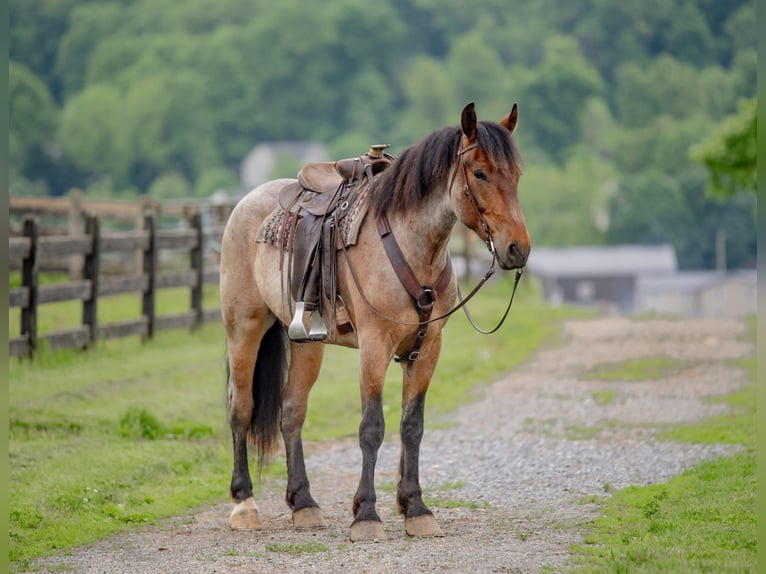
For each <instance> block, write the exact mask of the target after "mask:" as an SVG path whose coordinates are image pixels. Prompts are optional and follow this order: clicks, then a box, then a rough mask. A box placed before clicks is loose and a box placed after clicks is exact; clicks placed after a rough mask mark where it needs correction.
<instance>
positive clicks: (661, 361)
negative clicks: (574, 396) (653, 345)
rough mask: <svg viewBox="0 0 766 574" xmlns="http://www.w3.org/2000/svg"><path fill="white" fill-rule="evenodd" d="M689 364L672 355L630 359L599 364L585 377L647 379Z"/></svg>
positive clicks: (605, 379)
mask: <svg viewBox="0 0 766 574" xmlns="http://www.w3.org/2000/svg"><path fill="white" fill-rule="evenodd" d="M687 366H688V363H687V362H685V361H680V360H678V359H673V358H670V357H649V358H645V359H630V360H628V361H621V362H619V363H605V364H603V365H599V366H597V367H595V368H594V369H591V370H590V371H588V372H587V373H584V374H583V378H584V379H586V380H590V381H646V380H652V379H660V378H663V377H667V376H668V375H669V374H671V373H673V372H674V371H679V370H681V369H684V368H686V367H687Z"/></svg>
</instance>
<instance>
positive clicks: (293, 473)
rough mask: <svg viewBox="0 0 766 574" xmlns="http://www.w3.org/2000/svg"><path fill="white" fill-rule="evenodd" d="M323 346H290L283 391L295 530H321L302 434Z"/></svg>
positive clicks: (288, 492)
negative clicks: (305, 458)
mask: <svg viewBox="0 0 766 574" xmlns="http://www.w3.org/2000/svg"><path fill="white" fill-rule="evenodd" d="M323 355H324V345H321V344H317V343H291V344H290V368H289V370H288V376H287V384H286V385H285V387H284V389H283V391H282V423H281V424H282V437H283V438H284V441H285V453H286V455H287V489H286V491H285V500H286V502H287V505H288V506H289V507H290V508H291V509H292V511H293V526H294V527H295V528H298V529H311V528H324V527H325V526H326V525H325V522H324V519H323V518H322V513H321V511H320V510H319V505H318V504H317V503H316V501H315V500H314V498H313V497H312V496H311V490H310V485H309V480H308V476H307V474H306V465H305V461H304V456H303V439H302V437H301V431H302V429H303V423H304V421H305V420H306V409H307V405H308V396H309V391H311V388H312V387H313V386H314V382H315V381H316V379H317V377H318V376H319V369H320V367H321V365H322V357H323Z"/></svg>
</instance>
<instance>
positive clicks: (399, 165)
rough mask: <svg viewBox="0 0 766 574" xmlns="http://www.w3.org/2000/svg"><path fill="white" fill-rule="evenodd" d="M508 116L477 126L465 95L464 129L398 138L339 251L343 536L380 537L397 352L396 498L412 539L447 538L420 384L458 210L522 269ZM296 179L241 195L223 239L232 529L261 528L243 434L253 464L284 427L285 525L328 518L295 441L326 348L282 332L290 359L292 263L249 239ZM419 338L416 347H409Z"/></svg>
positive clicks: (523, 239)
mask: <svg viewBox="0 0 766 574" xmlns="http://www.w3.org/2000/svg"><path fill="white" fill-rule="evenodd" d="M517 120H518V107H517V106H516V104H514V105H513V108H512V110H511V112H509V113H508V114H507V115H506V116H505V117H504V118H503V119H502V120H501V121H500V122H499V123H494V122H485V121H482V122H479V121H478V120H477V117H476V112H475V110H474V104H473V103H470V104H468V105H466V106H465V108H464V109H463V111H462V113H461V118H460V126H456V127H448V128H443V129H441V130H437V131H435V132H433V133H432V134H430V135H428V136H427V137H425V138H424V139H423V140H422V141H420V142H419V143H417V144H415V145H413V146H411V147H409V148H407V149H406V150H405V151H404V152H403V153H402V154H401V156H400V157H399V158H398V159H396V160H395V161H394V162H393V163H392V164H391V165H390V167H388V168H387V169H386V170H385V171H383V173H381V174H380V175H379V176H377V177H376V178H375V179H374V181H373V183H372V184H370V188H369V194H368V201H369V202H370V203H369V213H368V216H367V217H366V218H365V220H364V223H363V224H362V226H361V229H360V231H359V237H358V241H357V244H356V245H355V246H354V247H353V248H349V249H348V250H347V251H346V253H345V258H344V257H339V258H338V262H337V285H338V287H337V289H338V294H339V295H340V297H342V299H343V301H344V303H345V306H346V309H347V312H348V315H349V317H350V321H351V324H352V325H353V330H350V332H347V333H344V334H340V333H338V332H332V333H330V334H329V335H328V337H327V339H326V340H325V343H332V344H336V345H343V346H346V347H352V348H358V349H359V352H360V373H359V376H360V390H361V399H362V417H361V424H360V426H359V445H360V447H361V450H362V473H361V478H360V481H359V487H358V489H357V491H356V494H355V496H354V499H353V506H352V512H353V516H354V519H353V523H352V525H351V534H350V539H351V540H352V541H373V540H383V539H385V534H384V530H383V525H382V523H381V519H380V517H379V515H378V513H377V511H376V508H375V504H376V496H375V485H374V471H375V463H376V459H377V453H378V449H379V448H380V446H381V443H382V441H383V436H384V419H383V405H382V390H383V380H384V375H385V372H386V369H387V367H388V365H389V363H390V362H391V359H392V358H394V357H398V358H400V359H402V363H401V364H402V366H403V369H402V371H403V392H402V395H403V396H402V417H401V427H400V431H401V458H400V466H399V472H400V480H399V483H398V487H397V494H396V499H397V503H398V506H399V510H400V512H401V513H402V514H403V515H404V524H405V530H406V532H407V534H408V535H410V536H416V537H427V536H440V535H442V532H441V530H440V528H439V525H438V524H437V523H436V520H435V519H434V517H433V514H432V513H431V511H430V510H429V509H428V507H427V506H426V505H425V503H424V502H423V498H422V493H421V488H420V482H419V477H418V457H419V450H420V442H421V439H422V436H423V411H424V405H425V396H426V391H427V390H428V385H429V383H430V382H431V376H432V374H433V372H434V368H435V367H436V362H437V360H438V358H439V352H440V349H441V338H442V328H443V327H444V325H445V324H446V321H447V319H446V318H441V315H444V314H445V313H447V312H448V311H449V310H450V309H451V308H452V306H453V304H454V302H455V300H456V297H457V280H456V278H455V275H454V273H452V272H451V267H449V269H448V264H449V257H450V256H449V252H448V248H447V243H448V240H449V237H450V233H451V232H452V229H453V227H454V225H455V223H456V222H457V221H458V220H460V221H462V222H463V223H464V224H465V225H466V226H468V227H469V228H470V229H471V230H473V231H474V232H475V233H476V234H477V235H478V236H479V237H480V238H481V239H483V240H484V241H485V242H486V243H487V245H488V246H489V247H490V248H491V249H492V250H493V251H494V252H495V253H494V254H493V255H494V257H496V260H497V262H498V264H499V265H500V267H501V268H503V269H520V268H523V267H524V265H525V264H526V261H527V256H528V254H529V250H530V240H529V234H528V233H527V229H526V226H525V223H524V216H523V214H522V210H521V206H520V204H519V200H518V197H517V185H518V180H519V176H520V174H521V170H520V160H519V156H518V152H517V148H516V146H515V144H514V142H513V140H512V138H511V134H513V132H514V130H515V128H516V123H517ZM293 181H294V180H285V179H281V180H275V181H271V182H267V183H264V184H262V185H260V186H258V187H257V188H255V189H254V190H253V191H251V192H250V193H249V194H248V195H247V196H245V197H244V198H243V199H242V200H241V201H240V202H239V204H238V205H237V206H236V208H235V209H234V211H233V212H232V214H231V217H230V219H229V221H228V223H227V225H226V229H225V232H224V235H223V240H222V245H221V264H220V269H221V307H222V314H223V319H224V323H225V327H226V334H227V350H228V365H227V366H228V387H227V395H228V397H227V398H228V418H229V423H230V426H231V431H232V437H233V450H234V470H233V473H232V479H231V486H230V494H231V498H232V501H233V503H234V509H233V511H232V513H231V517H230V526H231V528H232V529H257V528H262V526H263V524H262V522H261V520H260V517H259V514H258V508H257V506H256V504H255V500H254V499H253V486H252V481H251V478H250V473H249V470H248V451H247V443H248V439H250V441H251V442H252V443H253V444H254V445H255V446H256V448H257V451H258V464H259V465H260V464H261V462H262V460H263V456H264V454H265V453H268V452H270V451H271V450H272V449H273V448H274V446H275V443H276V438H277V434H278V431H279V430H280V429H281V432H282V437H283V439H284V444H285V450H286V456H287V491H286V501H287V504H288V505H289V506H290V508H291V509H292V519H293V525H294V527H296V528H319V527H323V526H324V521H323V518H322V515H321V512H320V510H319V505H318V504H317V503H316V502H315V500H314V498H313V497H312V496H311V492H310V489H309V481H308V478H307V476H306V468H305V464H304V457H303V445H302V439H301V429H302V426H303V422H304V420H305V417H306V408H307V402H308V395H309V391H310V390H311V387H312V386H313V384H314V382H315V380H316V379H317V376H318V374H319V369H320V365H321V362H322V356H323V349H324V345H322V344H318V343H298V342H292V341H291V342H289V366H288V365H287V361H288V342H287V336H286V329H287V327H286V326H287V325H288V324H289V323H290V320H291V317H292V314H291V312H292V309H291V308H290V307H291V305H294V303H290V304H288V305H286V304H285V301H286V297H285V294H284V291H283V289H284V284H285V280H284V275H285V274H286V273H287V270H286V269H283V266H282V265H281V259H280V257H281V253H280V251H281V250H280V249H279V248H277V247H274V246H271V245H266V244H263V243H258V242H256V233H257V231H258V229H259V227H260V226H261V224H262V223H263V222H264V220H265V219H266V218H267V217H268V216H269V214H270V213H271V212H272V211H273V209H274V208H275V206H276V204H277V196H278V194H279V192H280V190H281V189H282V188H284V187H285V186H286V185H288V184H290V183H291V182H293ZM382 219H385V220H387V222H388V228H389V229H390V233H389V235H392V236H393V237H394V238H395V240H396V242H398V245H399V247H400V254H401V255H402V256H403V258H404V260H405V261H406V262H407V263H409V266H410V267H411V269H412V271H413V272H414V277H415V278H417V281H418V282H420V285H422V286H434V287H433V288H425V289H424V292H425V294H426V295H427V297H428V298H430V301H427V303H433V314H434V315H433V317H434V318H435V320H434V321H432V322H431V323H430V324H428V325H427V326H425V325H423V324H422V323H423V321H422V319H420V317H421V315H420V314H419V312H418V305H420V303H419V302H417V301H414V300H413V296H412V295H410V294H409V293H408V291H407V289H405V287H404V286H403V282H402V280H401V279H399V278H398V276H397V274H396V272H395V270H394V267H393V265H392V263H391V262H390V260H389V257H388V255H387V252H386V248H385V247H384V242H383V241H382V239H381V236H382V235H383V234H384V233H386V232H385V231H381V230H380V229H379V227H380V225H379V222H380V221H381V220H382ZM376 222H378V224H377V225H376ZM445 269H447V271H446V272H445ZM445 276H446V279H445ZM437 284H438V291H437ZM392 319H393V320H392ZM423 327H427V328H423ZM419 335H421V336H420V337H419ZM418 339H420V341H419V347H418V348H417V349H418V352H417V353H414V354H413V353H411V351H412V349H413V348H416V340H418ZM415 359H416V360H415ZM285 370H286V371H287V379H286V381H285V378H284V375H285Z"/></svg>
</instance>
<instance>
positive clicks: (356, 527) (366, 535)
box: [351, 520, 386, 542]
mask: <svg viewBox="0 0 766 574" xmlns="http://www.w3.org/2000/svg"><path fill="white" fill-rule="evenodd" d="M385 539H386V533H385V532H383V524H382V523H381V522H378V521H377V520H362V521H361V522H354V523H353V524H352V525H351V542H380V541H383V540H385Z"/></svg>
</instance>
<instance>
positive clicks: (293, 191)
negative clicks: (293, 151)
mask: <svg viewBox="0 0 766 574" xmlns="http://www.w3.org/2000/svg"><path fill="white" fill-rule="evenodd" d="M387 147H388V146H387V145H374V146H372V147H371V148H370V151H368V152H367V153H366V154H365V155H363V156H361V157H357V158H350V159H344V160H340V161H336V162H318V163H310V164H306V165H305V166H303V168H302V169H301V171H300V172H299V173H298V178H297V179H298V181H297V182H296V183H293V184H289V185H287V186H285V187H284V188H283V189H282V190H281V191H280V193H279V205H280V207H281V208H282V209H284V210H285V211H286V212H288V214H291V217H289V218H286V221H289V222H290V225H291V226H292V229H290V230H289V231H288V230H287V229H283V233H285V232H287V233H288V236H289V237H291V238H292V240H291V247H292V249H290V250H289V254H290V255H289V257H290V259H291V261H289V262H288V265H289V267H288V269H289V271H290V273H289V278H290V279H289V282H290V294H291V295H292V298H293V300H294V301H295V312H294V315H293V319H292V321H291V322H290V325H289V327H288V330H287V334H288V336H289V337H290V339H291V340H293V341H298V342H308V341H322V340H324V339H325V338H326V337H327V325H326V324H325V322H324V320H323V318H322V317H323V315H324V316H326V317H327V318H328V320H329V321H330V322H331V328H335V329H336V330H337V332H338V333H341V334H342V333H347V332H350V331H351V330H353V327H352V326H351V323H350V322H349V321H348V318H347V317H348V316H347V314H346V312H345V308H343V302H342V300H340V297H338V294H337V277H336V269H337V259H336V256H337V249H336V245H337V235H336V234H337V229H338V227H339V225H340V224H341V222H342V221H343V219H344V218H346V217H348V215H349V213H350V212H351V207H352V206H353V205H354V202H355V200H356V198H357V197H358V195H359V190H360V189H362V188H363V186H365V185H369V184H370V183H371V182H372V180H373V178H374V177H375V176H376V175H377V174H379V173H381V172H382V171H383V170H384V169H386V168H387V167H388V166H389V165H391V163H392V161H393V160H394V159H395V158H394V157H393V156H391V155H389V154H386V153H384V150H385V149H386V148H387ZM282 243H283V242H282V241H280V244H282ZM282 256H283V257H284V254H283V255H282ZM336 317H337V319H338V320H337V321H336Z"/></svg>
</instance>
